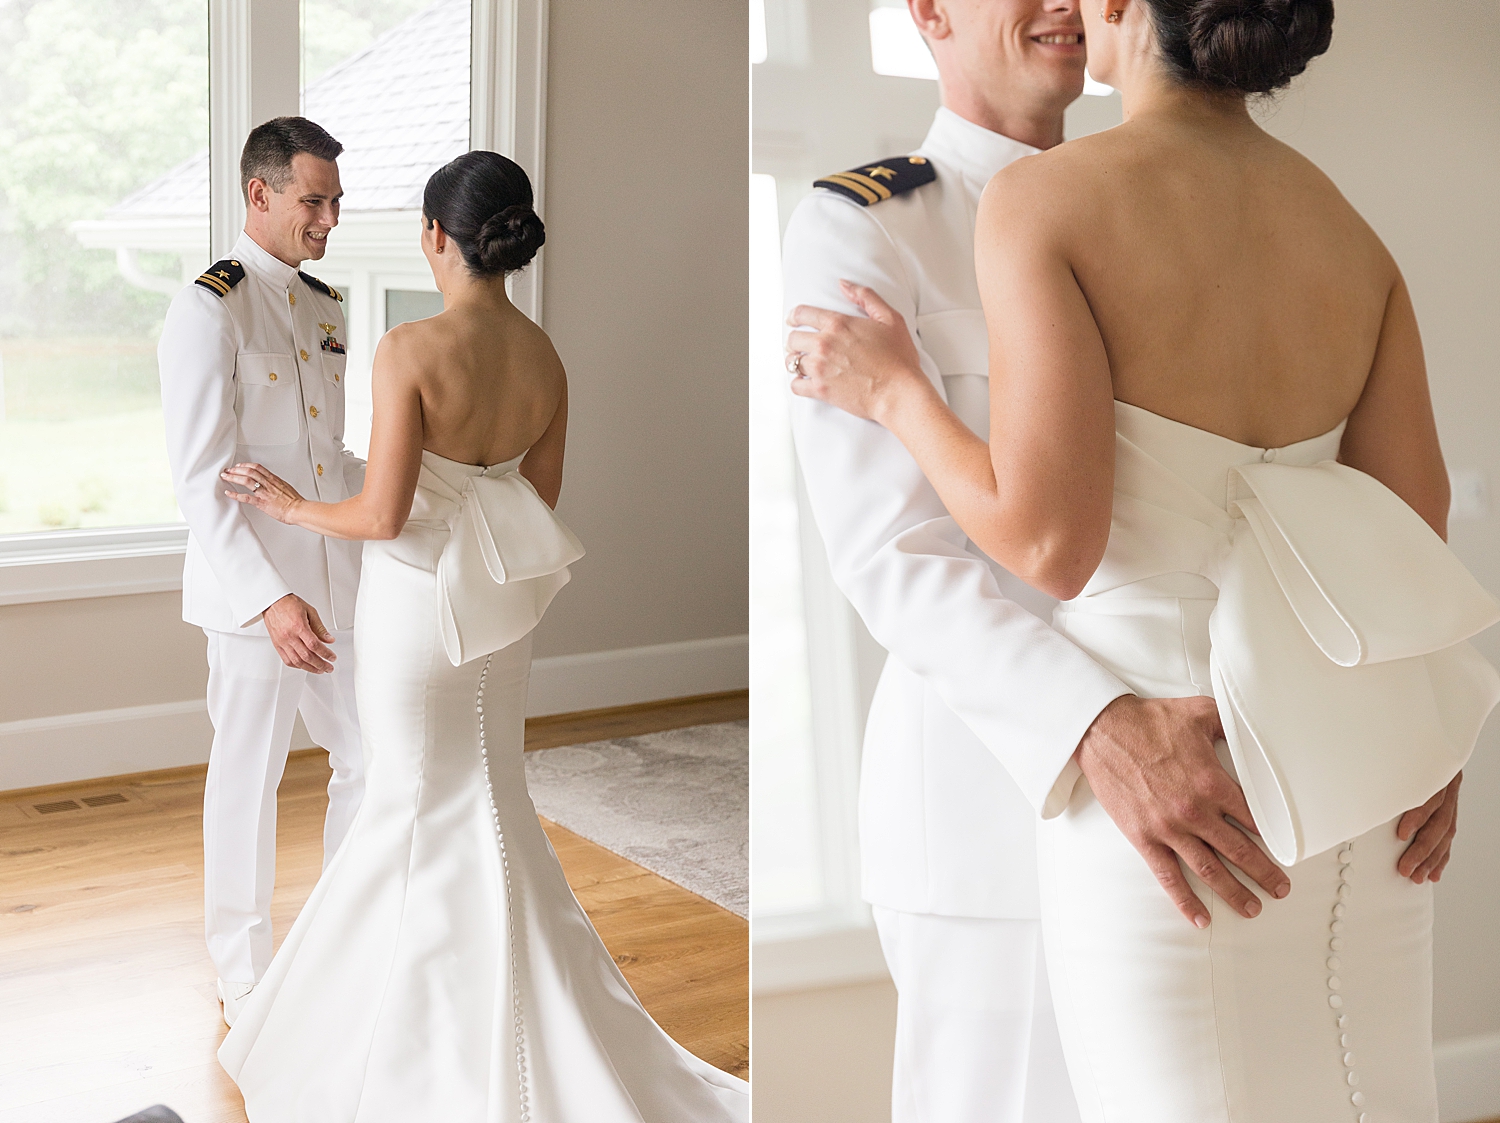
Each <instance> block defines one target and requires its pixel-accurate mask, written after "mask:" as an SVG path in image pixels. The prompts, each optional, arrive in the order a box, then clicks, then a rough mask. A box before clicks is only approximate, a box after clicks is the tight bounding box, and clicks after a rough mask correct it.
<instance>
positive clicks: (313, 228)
mask: <svg viewBox="0 0 1500 1123" xmlns="http://www.w3.org/2000/svg"><path fill="white" fill-rule="evenodd" d="M291 172H292V174H291V180H290V182H288V183H287V184H286V185H285V186H284V187H283V188H282V189H281V190H280V191H276V190H273V189H272V188H271V187H270V186H269V185H268V184H266V183H265V182H263V181H262V180H259V179H252V180H251V181H250V189H249V205H250V208H251V209H252V210H255V211H259V212H260V217H261V222H262V223H263V225H262V226H261V229H262V230H264V232H265V233H266V235H268V236H269V238H270V239H271V240H272V241H274V242H275V247H274V248H273V247H271V246H267V247H266V248H267V249H269V250H271V252H272V253H274V254H275V255H276V256H277V257H279V258H280V259H281V260H282V261H285V262H287V263H288V264H291V263H293V262H303V261H317V260H318V259H319V258H320V257H322V256H323V255H324V254H325V253H326V252H328V234H329V231H331V230H332V229H333V228H334V227H335V226H337V225H338V224H339V200H340V199H342V198H343V194H344V189H343V187H342V186H340V184H339V166H338V164H337V163H335V162H334V161H332V160H320V159H319V158H318V157H316V156H313V155H311V154H310V153H307V152H298V153H297V154H296V155H295V156H293V157H292V168H291Z"/></svg>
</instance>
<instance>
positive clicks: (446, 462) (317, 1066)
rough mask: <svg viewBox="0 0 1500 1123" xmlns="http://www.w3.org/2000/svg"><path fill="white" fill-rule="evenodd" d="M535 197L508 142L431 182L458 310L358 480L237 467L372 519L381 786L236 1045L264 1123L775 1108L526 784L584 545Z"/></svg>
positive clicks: (276, 500)
mask: <svg viewBox="0 0 1500 1123" xmlns="http://www.w3.org/2000/svg"><path fill="white" fill-rule="evenodd" d="M531 202H532V192H531V184H530V182H529V181H528V180H527V178H526V173H525V172H524V171H522V170H521V168H520V167H518V166H517V165H516V164H514V163H513V162H511V161H510V160H508V159H506V158H505V157H503V156H500V155H497V154H496V153H493V152H470V153H467V154H466V155H463V156H460V157H459V158H458V159H456V160H454V161H453V162H452V163H450V164H448V165H446V166H445V167H443V168H441V169H439V170H438V171H437V172H435V173H434V174H433V176H432V178H431V179H430V180H428V182H427V188H426V192H425V195H424V198H423V208H422V209H423V218H424V222H423V231H422V250H423V253H424V254H425V255H426V257H427V260H428V263H429V264H430V265H431V267H432V273H433V277H434V278H435V279H436V281H437V283H438V287H439V288H440V289H441V290H442V293H443V311H442V313H441V314H439V315H437V316H434V317H432V318H431V319H427V320H421V321H417V322H415V323H410V324H404V325H401V326H400V327H397V328H396V329H394V330H393V331H391V332H390V333H389V334H387V335H386V336H385V338H384V339H383V340H382V341H381V344H380V348H379V350H378V352H377V354H376V356H375V364H374V375H373V384H374V402H375V411H374V422H373V430H372V434H371V441H370V450H371V454H370V463H369V468H368V470H367V475H366V480H365V487H364V490H363V491H362V492H361V493H360V494H359V495H358V496H356V497H354V498H352V499H349V500H346V501H344V502H342V503H332V504H329V503H315V502H309V501H307V500H305V499H303V498H302V497H301V496H300V495H298V494H297V493H296V492H295V491H294V490H293V489H292V488H291V487H289V486H288V485H287V484H286V483H285V482H284V481H282V480H281V479H279V478H277V477H276V476H275V475H273V474H272V473H270V472H268V471H267V470H266V469H265V468H263V467H261V466H260V465H257V464H237V465H235V466H234V467H233V468H231V469H229V470H228V471H226V472H225V473H224V479H225V480H227V481H228V482H229V483H231V484H235V485H238V486H239V487H242V488H244V489H245V490H244V491H231V492H229V494H231V495H233V496H234V497H235V498H237V499H238V500H240V501H241V502H244V503H250V504H253V505H254V506H256V507H258V508H259V509H260V510H262V511H265V512H266V513H267V514H270V515H272V516H274V517H275V518H277V519H280V520H281V521H283V522H287V523H292V524H294V525H297V526H302V527H306V528H307V529H309V530H312V531H314V532H316V533H319V534H323V535H327V536H329V537H333V538H352V539H368V540H369V542H368V544H367V545H366V547H365V552H364V565H363V577H362V580H361V585H360V591H359V598H358V602H357V604H358V608H357V614H356V619H355V625H354V642H355V648H356V651H357V652H358V664H359V672H358V678H357V692H358V699H359V707H360V717H361V722H362V728H363V730H364V752H365V760H366V762H367V766H368V772H369V780H368V787H367V792H366V796H365V801H364V803H363V805H362V807H361V809H360V812H359V815H358V817H357V818H356V819H355V821H354V824H353V826H352V827H351V829H350V832H349V835H348V838H347V839H346V841H345V843H344V845H343V846H342V847H341V848H340V849H339V851H338V853H337V854H336V855H335V857H334V858H333V860H332V862H331V863H330V865H329V867H328V869H327V871H326V872H325V873H324V875H323V877H322V879H321V880H320V881H319V882H318V884H317V886H316V887H315V888H314V890H313V892H312V896H311V897H310V898H309V900H308V902H307V905H306V906H305V907H304V909H303V910H302V913H301V915H300V916H299V917H298V918H297V922H296V924H295V925H293V927H292V929H291V931H290V932H289V933H288V935H287V938H286V941H285V943H284V944H283V945H282V947H281V949H280V951H279V952H278V953H277V955H276V957H275V959H274V960H273V961H272V963H271V967H270V970H269V972H268V973H267V975H266V977H265V979H264V981H263V982H262V983H261V984H260V986H258V987H257V988H256V989H255V991H254V993H253V995H252V997H251V998H250V1000H249V1001H248V1003H247V1005H246V1006H245V1007H244V1008H243V1009H242V1010H241V1011H240V1013H239V1016H238V1018H237V1019H236V1021H235V1024H234V1028H233V1029H232V1030H231V1031H230V1033H229V1035H228V1036H227V1037H226V1038H225V1040H224V1044H223V1046H222V1047H221V1048H220V1050H219V1060H220V1062H221V1063H222V1064H223V1066H224V1068H225V1069H226V1070H227V1071H228V1073H229V1075H230V1076H231V1077H233V1078H234V1080H235V1082H236V1083H237V1084H238V1085H239V1087H240V1090H241V1091H242V1092H243V1093H244V1097H245V1109H246V1112H247V1114H248V1116H249V1118H250V1119H251V1120H252V1121H255V1123H261V1121H264V1123H340V1121H354V1120H359V1121H369V1123H380V1121H391V1123H396V1121H398V1120H399V1121H402V1123H405V1121H407V1120H416V1119H442V1120H445V1121H453V1123H577V1121H580V1120H589V1121H590V1123H704V1121H712V1120H723V1121H731V1120H733V1121H738V1120H745V1119H747V1118H748V1115H749V1099H748V1085H746V1084H745V1082H744V1081H742V1080H739V1079H737V1078H735V1077H733V1076H730V1075H728V1074H726V1073H723V1072H720V1071H718V1070H717V1069H715V1068H713V1067H711V1066H710V1065H708V1064H706V1063H704V1062H703V1061H700V1060H699V1059H698V1058H697V1057H694V1056H693V1055H692V1054H690V1053H689V1052H687V1051H686V1050H685V1049H683V1048H682V1047H681V1046H679V1045H677V1044H676V1043H675V1042H674V1041H672V1039H671V1038H669V1037H668V1036H667V1035H666V1034H665V1033H664V1032H663V1031H662V1030H661V1029H660V1028H659V1027H658V1026H657V1025H656V1023H655V1022H653V1021H652V1019H651V1016H650V1015H649V1014H647V1012H646V1011H645V1009H644V1008H642V1006H641V1005H640V1002H639V1001H638V1000H637V999H636V997H635V995H634V993H632V991H631V989H630V987H629V985H628V984H627V983H626V981H625V979H624V977H623V976H622V975H621V974H620V972H619V971H618V970H617V969H616V967H615V964H614V961H613V959H611V957H610V955H609V952H608V951H606V950H605V948H604V945H603V944H602V943H600V941H599V937H598V936H597V935H596V934H595V932H594V929H593V927H592V925H590V923H589V921H588V918H587V917H586V916H585V915H584V913H583V910H582V909H581V908H580V907H579V905H578V902H577V901H576V900H575V899H574V897H573V895H572V892H571V891H570V889H569V888H568V884H567V882H566V881H565V880H564V878H563V872H562V868H561V867H560V866H559V865H558V862H557V858H556V856H555V855H554V854H553V852H552V848H551V846H550V845H549V844H548V842H547V839H546V836H545V835H544V834H543V833H542V829H541V826H540V824H539V823H538V821H537V816H536V810H535V808H534V807H533V806H532V803H531V799H530V797H529V796H528V795H527V792H526V775H525V769H524V767H523V764H522V755H521V754H522V746H523V736H524V716H525V704H526V687H527V676H528V674H529V671H530V665H531V641H530V633H531V630H532V628H533V627H534V626H535V625H536V623H537V621H538V620H539V619H540V617H541V615H542V613H543V612H544V611H545V610H546V608H547V605H548V604H549V603H550V601H551V600H552V597H553V595H554V594H555V593H556V592H557V590H558V589H559V588H561V587H562V585H563V584H564V583H565V582H566V581H567V579H568V570H567V568H566V567H567V565H568V564H569V563H570V562H572V561H575V560H577V558H579V557H580V556H582V553H583V550H582V547H581V546H579V545H578V542H577V539H575V538H574V537H573V535H572V534H571V532H569V531H568V530H567V528H566V527H564V526H563V525H562V523H561V522H560V521H559V520H558V519H557V517H556V516H555V515H554V514H553V513H552V507H553V506H554V505H555V504H556V502H557V498H558V494H559V492H560V491H561V489H562V475H563V443H564V436H565V433H566V430H567V419H568V394H567V382H566V378H565V376H564V373H563V368H562V364H561V363H560V362H559V360H558V357H557V353H556V352H555V351H554V350H553V348H552V344H551V342H550V341H549V340H548V338H547V336H546V334H545V333H544V332H543V331H542V330H541V329H540V328H539V327H537V326H536V325H535V324H533V323H532V322H531V321H530V320H528V319H527V318H526V317H525V316H524V315H523V314H522V313H521V312H520V311H519V310H518V309H517V308H516V307H515V306H514V305H512V304H511V302H510V300H509V298H508V297H507V295H506V290H505V277H506V274H508V273H511V272H514V271H515V270H518V269H521V268H523V267H524V266H525V265H526V264H527V263H528V262H529V261H530V260H531V258H532V257H533V256H534V255H535V254H536V252H537V250H538V249H539V248H540V247H541V245H542V240H543V237H544V232H543V228H542V221H541V219H540V218H539V217H538V216H537V215H536V212H535V211H534V210H532V206H531Z"/></svg>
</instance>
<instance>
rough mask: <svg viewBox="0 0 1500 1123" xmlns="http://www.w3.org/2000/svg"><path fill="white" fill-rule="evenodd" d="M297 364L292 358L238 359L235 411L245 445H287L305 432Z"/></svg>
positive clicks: (271, 356)
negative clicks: (299, 398) (299, 400)
mask: <svg viewBox="0 0 1500 1123" xmlns="http://www.w3.org/2000/svg"><path fill="white" fill-rule="evenodd" d="M297 399H298V395H297V364H296V362H295V361H293V359H292V357H291V356H290V355H282V354H274V353H266V354H259V355H241V356H239V358H238V359H236V360H235V393H234V412H235V414H236V415H237V417H238V420H239V439H240V443H241V444H244V445H286V444H291V443H292V442H293V441H295V440H296V439H297V436H298V434H299V433H301V431H302V411H301V409H300V407H299V404H298V400H297Z"/></svg>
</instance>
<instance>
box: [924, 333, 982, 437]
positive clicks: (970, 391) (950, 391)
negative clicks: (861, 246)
mask: <svg viewBox="0 0 1500 1123" xmlns="http://www.w3.org/2000/svg"><path fill="white" fill-rule="evenodd" d="M917 337H918V338H919V339H920V340H921V341H922V349H923V350H924V351H926V352H927V353H928V354H929V355H931V356H932V361H933V362H935V363H937V367H938V370H939V371H940V372H941V373H942V375H943V390H944V392H945V393H946V394H947V395H948V405H949V406H950V407H951V408H952V410H953V412H954V413H956V414H957V415H958V416H959V418H960V419H961V420H962V421H963V423H964V424H965V425H967V426H968V427H969V428H970V429H972V430H974V432H976V433H978V434H979V435H980V436H981V437H984V438H986V439H988V438H989V433H990V337H989V330H988V329H987V328H986V327H985V323H984V313H983V312H982V311H980V310H979V309H978V308H959V309H955V310H953V311H951V312H932V313H929V314H928V315H925V316H918V317H917Z"/></svg>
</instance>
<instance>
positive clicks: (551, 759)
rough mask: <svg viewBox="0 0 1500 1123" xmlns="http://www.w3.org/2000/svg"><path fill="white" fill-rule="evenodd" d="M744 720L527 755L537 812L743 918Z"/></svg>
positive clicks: (745, 899) (746, 868) (745, 829)
mask: <svg viewBox="0 0 1500 1123" xmlns="http://www.w3.org/2000/svg"><path fill="white" fill-rule="evenodd" d="M749 782H750V723H749V722H746V721H726V722H720V723H717V724H714V725H695V726H692V727H691V728H689V729H672V730H668V731H667V732H665V733H648V734H646V735H644V736H641V737H618V738H614V739H612V740H609V741H591V742H589V743H588V744H584V745H565V746H563V747H561V748H557V749H538V750H536V751H534V752H529V753H527V754H526V783H527V785H528V786H529V787H530V789H531V798H532V800H533V802H535V803H536V809H537V811H538V812H540V813H541V814H542V815H544V816H546V817H547V818H548V819H551V820H552V821H553V822H555V823H559V824H561V825H562V826H564V827H567V828H568V830H570V831H573V832H574V833H576V834H581V835H583V837H584V838H587V839H589V840H590V841H591V842H597V843H598V844H599V845H600V846H603V847H604V848H605V849H607V850H613V851H614V852H615V853H616V854H620V855H622V856H624V857H626V858H629V859H630V860H631V861H632V862H635V863H636V864H638V865H642V866H645V867H646V868H647V869H648V870H650V871H652V872H653V873H658V874H660V875H661V876H662V877H665V878H666V879H667V880H668V881H673V882H676V883H677V884H678V885H681V886H682V887H683V888H684V889H688V890H691V891H692V892H694V893H697V894H698V895H699V896H700V897H707V898H708V899H709V900H710V901H713V902H714V903H715V904H717V905H722V906H723V907H724V908H726V909H729V910H730V911H731V912H733V913H736V914H738V915H739V916H745V917H748V915H749V905H750V890H749V829H750V797H749Z"/></svg>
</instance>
